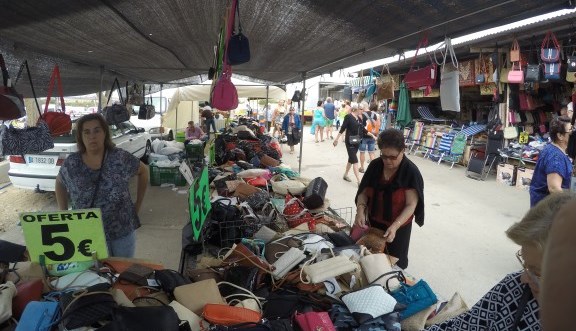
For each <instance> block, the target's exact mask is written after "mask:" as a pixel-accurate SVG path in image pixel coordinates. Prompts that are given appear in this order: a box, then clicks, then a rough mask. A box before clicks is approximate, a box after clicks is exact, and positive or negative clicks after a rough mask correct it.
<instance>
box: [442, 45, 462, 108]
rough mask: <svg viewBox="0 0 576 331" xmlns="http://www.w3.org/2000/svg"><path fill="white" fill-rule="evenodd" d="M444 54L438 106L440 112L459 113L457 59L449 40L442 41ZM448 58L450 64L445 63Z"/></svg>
mask: <svg viewBox="0 0 576 331" xmlns="http://www.w3.org/2000/svg"><path fill="white" fill-rule="evenodd" d="M444 43H445V45H446V48H445V49H446V53H444V61H443V62H442V74H441V76H440V104H441V106H442V110H451V111H457V112H459V111H460V72H459V71H458V59H457V58H456V54H455V53H454V48H453V47H452V42H451V40H450V38H448V37H446V39H444ZM448 56H450V60H451V62H452V63H448V64H447V63H446V59H447V58H448Z"/></svg>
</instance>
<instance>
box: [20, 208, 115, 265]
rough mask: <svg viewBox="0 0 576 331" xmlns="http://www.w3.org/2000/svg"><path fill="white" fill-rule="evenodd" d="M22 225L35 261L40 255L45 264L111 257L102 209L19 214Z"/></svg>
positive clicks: (31, 255) (27, 245)
mask: <svg viewBox="0 0 576 331" xmlns="http://www.w3.org/2000/svg"><path fill="white" fill-rule="evenodd" d="M20 223H21V224H22V230H23V231H24V240H25V241H26V247H27V248H28V251H29V253H30V259H31V260H32V262H40V256H44V262H45V263H46V264H56V263H67V262H83V261H91V260H92V259H93V257H92V255H93V254H97V257H98V259H103V258H106V257H108V248H107V246H106V237H105V235H104V227H103V225H102V214H101V213H100V209H78V210H68V211H51V212H35V213H20Z"/></svg>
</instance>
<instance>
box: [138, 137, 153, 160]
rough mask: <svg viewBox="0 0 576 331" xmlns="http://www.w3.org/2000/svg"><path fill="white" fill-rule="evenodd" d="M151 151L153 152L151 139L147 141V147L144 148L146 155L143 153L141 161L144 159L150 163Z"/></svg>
mask: <svg viewBox="0 0 576 331" xmlns="http://www.w3.org/2000/svg"><path fill="white" fill-rule="evenodd" d="M150 153H152V143H150V140H148V141H147V142H146V149H145V150H144V155H142V157H141V158H140V161H142V162H143V163H144V164H146V165H147V164H148V158H149V157H150Z"/></svg>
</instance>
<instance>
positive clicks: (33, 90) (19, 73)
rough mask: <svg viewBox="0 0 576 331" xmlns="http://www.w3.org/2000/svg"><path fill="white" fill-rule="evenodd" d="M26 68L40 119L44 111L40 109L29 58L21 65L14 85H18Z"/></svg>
mask: <svg viewBox="0 0 576 331" xmlns="http://www.w3.org/2000/svg"><path fill="white" fill-rule="evenodd" d="M0 56H1V54H0ZM24 68H26V74H27V75H28V81H29V82H30V89H31V90H32V96H33V97H34V102H35V103H36V109H37V110H38V114H40V117H39V118H38V119H40V118H41V117H42V112H41V111H40V104H39V103H38V98H37V97H36V89H34V83H32V75H31V74H30V67H29V66H28V60H26V61H24V63H22V65H21V66H20V70H19V71H18V75H17V77H16V82H15V83H14V86H15V85H16V83H18V79H19V78H20V75H21V74H22V71H23V70H24Z"/></svg>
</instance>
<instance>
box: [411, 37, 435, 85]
mask: <svg viewBox="0 0 576 331" xmlns="http://www.w3.org/2000/svg"><path fill="white" fill-rule="evenodd" d="M427 43H428V39H427V38H426V37H424V39H422V40H421V41H420V42H419V43H418V49H416V54H415V55H414V58H413V59H412V64H411V65H410V70H409V71H408V73H406V75H404V83H406V87H407V88H408V89H409V90H418V89H425V90H426V92H425V95H428V94H430V91H432V87H433V86H434V85H436V80H437V78H438V77H436V72H437V70H438V66H437V65H436V62H434V61H433V60H432V58H431V57H430V55H428V57H429V58H430V64H429V65H427V66H425V67H423V68H420V69H414V64H415V63H416V57H417V56H418V50H419V49H420V47H425V45H426V44H427Z"/></svg>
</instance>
